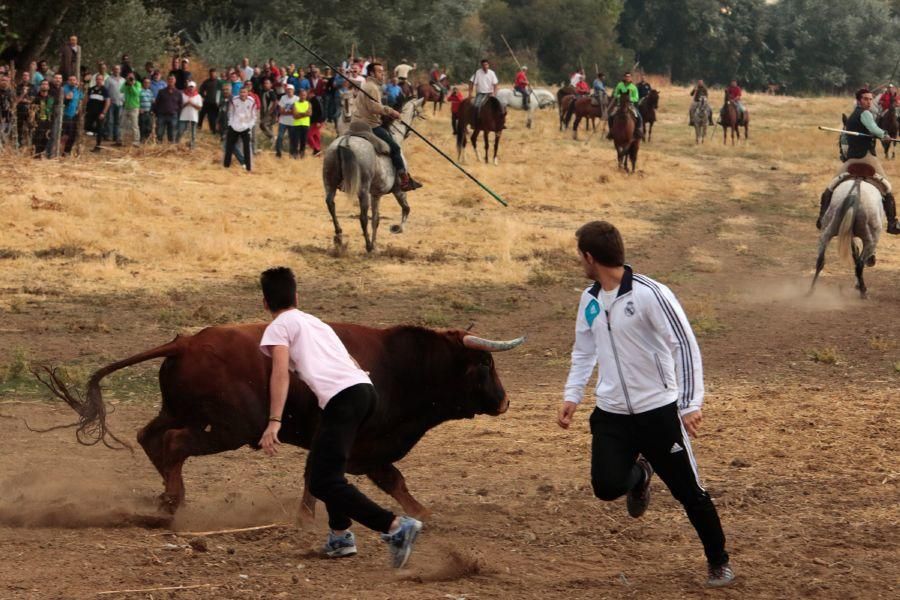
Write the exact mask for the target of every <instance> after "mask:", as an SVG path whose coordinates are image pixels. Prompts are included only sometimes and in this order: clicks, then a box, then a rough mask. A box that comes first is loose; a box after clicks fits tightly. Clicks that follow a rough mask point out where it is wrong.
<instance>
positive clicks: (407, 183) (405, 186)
mask: <svg viewBox="0 0 900 600" xmlns="http://www.w3.org/2000/svg"><path fill="white" fill-rule="evenodd" d="M397 177H398V178H399V179H400V191H403V192H411V191H413V190H417V189H419V188H420V187H422V184H421V183H419V182H418V181H416V180H415V179H413V178H412V177H410V175H409V173H407V172H406V171H400V172H399V173H397Z"/></svg>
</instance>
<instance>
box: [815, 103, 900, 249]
mask: <svg viewBox="0 0 900 600" xmlns="http://www.w3.org/2000/svg"><path fill="white" fill-rule="evenodd" d="M871 108H872V92H870V91H869V90H867V89H866V88H862V89H860V90H857V92H856V109H855V110H854V111H853V113H852V114H851V115H850V118H848V119H847V123H846V125H845V126H844V127H845V129H846V130H847V131H852V132H855V133H861V134H863V135H861V136H856V135H848V136H846V145H847V159H846V161H844V163H843V164H842V165H841V167H840V169H838V172H837V176H836V177H835V178H834V179H833V180H832V181H831V183H830V184H828V188H827V189H826V190H825V191H824V192H822V198H821V200H820V205H819V218H818V219H817V220H816V228H817V229H821V228H822V217H823V216H824V215H825V211H826V210H827V209H828V205H829V204H830V203H831V194H832V193H833V192H834V189H835V188H836V187H837V186H838V185H839V184H840V183H841V182H842V181H844V180H845V179H847V177H850V173H848V168H849V167H850V165H853V164H860V163H863V164H866V165H869V166H870V167H872V169H874V171H875V175H874V176H873V177H872V179H873V180H874V181H873V183H875V185H876V186H877V187H879V188H881V192H882V199H881V202H882V204H883V206H884V213H885V215H887V221H888V226H887V231H888V233H892V234H894V235H898V234H900V224H898V223H897V205H896V203H895V202H894V194H892V193H891V184H890V182H889V181H888V180H887V177H886V176H885V174H884V169H882V168H881V163H880V162H878V159H877V158H876V157H875V141H876V140H878V139H880V138H885V139H889V138H890V136H889V135H888V133H887V132H886V131H884V130H883V129H881V128H880V127H878V125H876V124H875V117H874V116H872V113H871V111H870V109H871Z"/></svg>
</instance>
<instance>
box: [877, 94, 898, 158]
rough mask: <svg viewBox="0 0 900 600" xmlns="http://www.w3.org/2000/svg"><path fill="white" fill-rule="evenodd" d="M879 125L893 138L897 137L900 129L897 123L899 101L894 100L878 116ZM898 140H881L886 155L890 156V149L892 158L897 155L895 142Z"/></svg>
mask: <svg viewBox="0 0 900 600" xmlns="http://www.w3.org/2000/svg"><path fill="white" fill-rule="evenodd" d="M878 126H879V127H881V128H882V129H884V130H885V131H887V132H888V135H890V136H891V137H892V138H895V137H897V133H898V130H900V126H898V124H897V101H896V100H894V102H893V103H892V106H891V107H890V108H889V109H888V110H886V111H884V112H883V113H882V114H881V116H880V117H878ZM896 143H897V142H886V141H884V140H881V146H882V147H883V148H884V157H885V158H887V157H888V150H890V153H891V158H894V157H895V156H896V153H895V152H894V148H893V146H894V144H896Z"/></svg>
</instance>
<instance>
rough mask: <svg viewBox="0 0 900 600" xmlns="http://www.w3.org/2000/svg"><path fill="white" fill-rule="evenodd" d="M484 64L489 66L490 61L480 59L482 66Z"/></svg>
mask: <svg viewBox="0 0 900 600" xmlns="http://www.w3.org/2000/svg"><path fill="white" fill-rule="evenodd" d="M484 63H488V64H490V63H491V61H489V60H488V59H486V58H482V59H481V64H484Z"/></svg>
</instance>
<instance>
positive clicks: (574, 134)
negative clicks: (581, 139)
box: [572, 113, 581, 140]
mask: <svg viewBox="0 0 900 600" xmlns="http://www.w3.org/2000/svg"><path fill="white" fill-rule="evenodd" d="M579 123H581V115H579V114H578V113H575V122H574V123H573V124H572V139H573V140H577V139H578V124H579Z"/></svg>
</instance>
